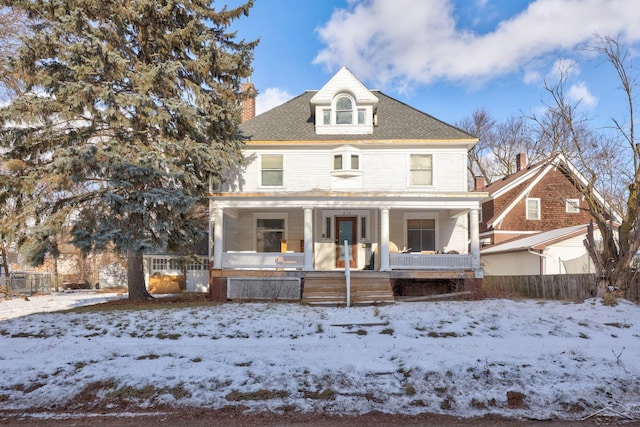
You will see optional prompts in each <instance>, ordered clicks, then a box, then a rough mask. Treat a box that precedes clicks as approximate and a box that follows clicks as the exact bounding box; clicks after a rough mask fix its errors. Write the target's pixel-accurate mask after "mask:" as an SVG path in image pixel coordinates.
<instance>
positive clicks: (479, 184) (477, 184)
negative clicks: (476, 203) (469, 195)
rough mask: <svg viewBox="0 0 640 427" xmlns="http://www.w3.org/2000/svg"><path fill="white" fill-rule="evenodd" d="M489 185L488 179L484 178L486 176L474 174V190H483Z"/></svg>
mask: <svg viewBox="0 0 640 427" xmlns="http://www.w3.org/2000/svg"><path fill="white" fill-rule="evenodd" d="M486 186H487V180H486V179H484V176H474V177H473V189H474V190H482V189H483V188H484V187H486Z"/></svg>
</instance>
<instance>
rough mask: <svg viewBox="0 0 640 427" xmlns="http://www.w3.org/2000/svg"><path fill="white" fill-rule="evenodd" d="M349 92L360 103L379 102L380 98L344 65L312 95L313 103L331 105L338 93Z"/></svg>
mask: <svg viewBox="0 0 640 427" xmlns="http://www.w3.org/2000/svg"><path fill="white" fill-rule="evenodd" d="M341 92H347V93H349V94H351V95H352V96H353V97H354V98H355V100H356V102H357V103H358V104H377V103H378V98H377V97H376V96H375V95H374V94H373V93H372V92H371V91H370V90H369V89H367V87H366V86H365V85H364V84H363V83H362V82H361V81H360V80H359V79H358V78H357V77H356V76H355V75H353V73H352V72H351V71H349V69H348V68H347V67H342V68H341V69H340V70H339V71H338V72H337V73H336V74H335V75H334V76H333V77H331V79H330V80H329V81H328V82H327V83H326V84H325V85H324V86H322V88H321V89H320V90H319V91H317V92H316V93H315V94H314V95H313V96H312V97H311V100H310V102H311V104H312V105H329V104H331V102H332V101H333V98H334V97H335V96H336V94H338V93H341Z"/></svg>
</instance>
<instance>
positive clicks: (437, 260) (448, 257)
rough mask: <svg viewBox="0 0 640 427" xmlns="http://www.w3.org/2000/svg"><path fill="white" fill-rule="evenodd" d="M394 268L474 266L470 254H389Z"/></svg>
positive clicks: (462, 267) (437, 268)
mask: <svg viewBox="0 0 640 427" xmlns="http://www.w3.org/2000/svg"><path fill="white" fill-rule="evenodd" d="M389 255H390V257H391V259H390V261H391V262H390V267H391V269H392V270H466V269H470V268H472V263H471V255H468V254H412V253H407V254H403V253H392V254H389Z"/></svg>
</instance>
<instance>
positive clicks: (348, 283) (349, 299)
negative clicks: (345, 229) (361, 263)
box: [344, 240, 351, 307]
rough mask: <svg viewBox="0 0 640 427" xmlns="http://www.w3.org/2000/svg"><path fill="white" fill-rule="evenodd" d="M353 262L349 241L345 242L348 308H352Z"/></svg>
mask: <svg viewBox="0 0 640 427" xmlns="http://www.w3.org/2000/svg"><path fill="white" fill-rule="evenodd" d="M350 263H351V260H350V259H349V241H348V240H345V241H344V277H345V279H346V281H347V307H350V306H351V269H350V267H349V264H350Z"/></svg>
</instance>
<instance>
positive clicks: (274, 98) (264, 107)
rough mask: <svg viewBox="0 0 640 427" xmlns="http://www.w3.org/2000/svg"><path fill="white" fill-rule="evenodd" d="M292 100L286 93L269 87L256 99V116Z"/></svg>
mask: <svg viewBox="0 0 640 427" xmlns="http://www.w3.org/2000/svg"><path fill="white" fill-rule="evenodd" d="M291 98H293V96H292V95H291V94H289V93H288V92H286V91H284V90H282V89H278V88H276V87H270V88H267V89H265V91H264V92H262V93H259V94H258V96H257V97H256V114H261V113H264V112H265V111H268V110H270V109H272V108H273V107H277V106H278V105H280V104H282V103H284V102H286V101H288V100H290V99H291Z"/></svg>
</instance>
